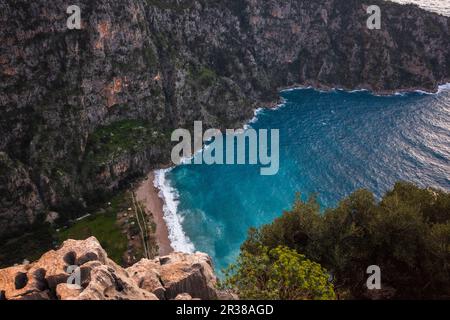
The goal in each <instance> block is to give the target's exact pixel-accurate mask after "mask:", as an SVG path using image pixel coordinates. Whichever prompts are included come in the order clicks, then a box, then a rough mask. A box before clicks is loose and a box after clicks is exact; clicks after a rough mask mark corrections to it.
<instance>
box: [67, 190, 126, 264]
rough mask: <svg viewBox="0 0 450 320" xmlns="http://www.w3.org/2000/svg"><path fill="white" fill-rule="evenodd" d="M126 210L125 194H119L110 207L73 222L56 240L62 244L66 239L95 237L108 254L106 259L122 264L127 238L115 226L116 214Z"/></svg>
mask: <svg viewBox="0 0 450 320" xmlns="http://www.w3.org/2000/svg"><path fill="white" fill-rule="evenodd" d="M127 208H128V202H127V197H126V195H125V194H120V195H118V196H116V197H114V198H113V199H112V200H111V205H109V206H107V208H105V209H104V210H102V211H101V212H97V213H95V214H93V215H92V216H90V217H88V218H85V219H83V220H81V221H78V222H75V223H74V224H73V225H72V226H71V227H69V228H68V229H65V230H61V231H60V232H59V233H58V239H59V241H60V242H61V243H62V242H63V241H65V240H67V239H74V240H84V239H86V238H89V237H90V236H95V237H96V238H97V239H98V241H99V242H100V244H101V245H102V247H103V248H104V249H105V250H106V252H107V253H108V257H109V258H111V259H112V260H114V261H115V262H116V263H119V264H122V262H123V261H122V257H123V255H124V253H125V251H126V250H127V237H126V235H125V234H123V233H122V230H121V228H120V226H119V225H118V224H117V213H119V212H121V211H125V210H127Z"/></svg>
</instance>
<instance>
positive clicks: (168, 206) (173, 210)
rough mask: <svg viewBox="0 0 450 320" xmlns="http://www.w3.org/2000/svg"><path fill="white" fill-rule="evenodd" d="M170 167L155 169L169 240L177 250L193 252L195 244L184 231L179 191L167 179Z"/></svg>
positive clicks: (156, 184) (156, 185) (155, 181)
mask: <svg viewBox="0 0 450 320" xmlns="http://www.w3.org/2000/svg"><path fill="white" fill-rule="evenodd" d="M170 170H172V169H171V168H170V169H161V170H156V171H155V180H154V181H153V184H154V186H155V187H156V188H158V189H159V197H160V198H161V199H162V200H163V201H164V206H163V213H164V221H165V222H166V225H167V229H168V231H169V240H170V243H171V245H172V248H173V249H174V250H175V251H179V252H186V253H193V252H195V247H194V244H193V243H192V242H191V240H190V239H189V237H188V236H187V235H186V234H185V233H184V231H183V226H182V223H183V217H182V216H180V215H179V214H178V204H179V201H178V192H177V190H175V189H174V188H173V187H172V186H171V185H170V181H169V180H168V179H166V174H167V173H168V172H170Z"/></svg>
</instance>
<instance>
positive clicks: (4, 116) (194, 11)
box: [0, 0, 450, 237]
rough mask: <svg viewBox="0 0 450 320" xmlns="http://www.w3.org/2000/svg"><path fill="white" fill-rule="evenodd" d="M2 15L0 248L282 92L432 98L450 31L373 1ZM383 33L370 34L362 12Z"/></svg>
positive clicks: (443, 20)
mask: <svg viewBox="0 0 450 320" xmlns="http://www.w3.org/2000/svg"><path fill="white" fill-rule="evenodd" d="M72 4H74V3H73V2H72V1H64V0H54V1H44V0H38V1H22V0H17V1H12V0H1V1H0V40H1V46H0V48H1V49H0V78H1V81H0V86H1V89H0V105H1V108H2V110H1V111H2V113H1V116H0V124H1V125H0V134H1V136H2V139H1V140H0V237H2V236H3V237H7V236H10V235H13V234H15V233H17V232H22V231H23V228H24V227H29V226H31V225H32V224H33V223H34V222H36V221H40V220H42V218H41V217H43V216H45V214H46V212H47V210H49V209H51V210H56V211H59V212H60V213H62V214H67V212H70V211H73V212H75V213H74V214H77V213H80V212H82V210H83V207H84V206H85V205H86V202H89V201H93V200H95V198H97V197H100V196H101V195H102V194H103V193H104V192H107V191H111V190H114V189H115V188H118V187H120V186H121V185H126V184H127V183H128V181H129V180H130V179H133V178H134V177H136V176H139V175H141V174H143V173H145V172H146V171H148V170H149V169H150V168H152V167H154V166H156V165H158V164H160V163H167V162H168V158H169V155H170V142H169V136H170V132H171V130H172V129H173V128H178V127H189V126H191V125H192V122H193V121H194V120H202V121H203V122H204V123H205V125H207V126H214V127H219V128H226V127H236V126H241V125H242V122H243V121H245V120H247V119H248V118H250V117H251V115H252V110H253V108H255V107H256V106H261V105H263V106H264V105H268V104H270V103H272V102H273V101H275V100H276V99H277V90H278V89H279V88H282V87H286V86H291V85H296V84H303V85H315V86H324V87H335V86H338V87H344V88H368V89H372V90H376V91H391V90H399V89H411V88H422V89H428V90H433V89H435V88H436V86H437V84H438V83H440V82H445V81H447V80H448V79H449V77H450V31H449V26H450V18H448V17H443V16H439V15H436V14H432V13H428V12H425V11H423V10H420V9H418V8H417V7H414V6H400V5H396V4H392V3H386V2H382V1H378V0H371V1H362V0H321V1H309V0H304V1H301V0H291V1H287V0H269V1H267V0H242V1H229V0H226V1H225V0H210V1H206V0H197V1H194V0H181V1H174V0H165V1H160V0H121V1H107V0H99V1H89V0H79V1H77V4H78V5H79V6H80V8H81V18H82V28H81V30H68V28H67V26H66V20H67V18H68V16H69V15H68V14H66V9H67V7H68V6H69V5H72ZM372 4H378V5H379V6H380V7H381V9H382V28H381V30H369V29H368V28H367V27H366V21H367V18H368V14H367V12H366V8H367V6H368V5H372Z"/></svg>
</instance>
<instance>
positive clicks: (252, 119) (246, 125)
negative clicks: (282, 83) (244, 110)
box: [243, 108, 264, 130]
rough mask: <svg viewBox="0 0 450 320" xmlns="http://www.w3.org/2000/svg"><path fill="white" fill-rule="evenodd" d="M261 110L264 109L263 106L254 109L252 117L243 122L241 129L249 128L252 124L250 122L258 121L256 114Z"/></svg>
mask: <svg viewBox="0 0 450 320" xmlns="http://www.w3.org/2000/svg"><path fill="white" fill-rule="evenodd" d="M263 110H264V108H258V109H255V110H254V111H253V118H251V119H250V121H248V122H247V123H246V124H244V127H243V129H244V130H247V129H250V128H251V126H252V123H256V122H258V114H260V113H261V112H262V111H263Z"/></svg>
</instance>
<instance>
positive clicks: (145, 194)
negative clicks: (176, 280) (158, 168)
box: [136, 171, 173, 256]
mask: <svg viewBox="0 0 450 320" xmlns="http://www.w3.org/2000/svg"><path fill="white" fill-rule="evenodd" d="M154 180H155V175H154V173H153V171H152V172H150V173H149V174H148V176H147V179H145V180H144V181H142V183H141V184H140V185H139V187H138V188H137V189H136V199H137V201H139V202H141V203H142V204H143V205H144V206H145V211H146V213H147V214H151V215H152V216H153V221H154V222H155V224H156V239H157V242H158V246H159V255H160V256H164V255H167V254H169V253H171V252H173V248H172V246H171V245H170V240H169V231H168V229H167V225H166V222H165V221H164V212H163V205H164V202H163V200H162V199H161V198H160V197H159V195H158V193H159V190H158V189H157V188H156V187H155V186H154V185H153V181H154Z"/></svg>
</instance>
